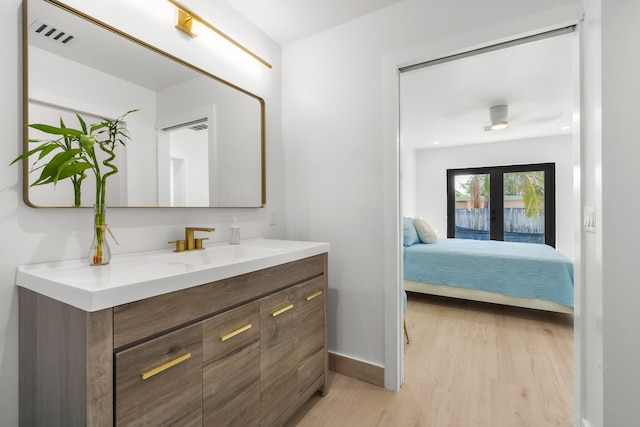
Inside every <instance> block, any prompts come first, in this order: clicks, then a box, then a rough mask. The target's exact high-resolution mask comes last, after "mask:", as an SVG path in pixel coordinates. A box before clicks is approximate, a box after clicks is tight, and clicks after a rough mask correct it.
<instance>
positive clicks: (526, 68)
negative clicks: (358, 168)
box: [400, 31, 579, 419]
mask: <svg viewBox="0 0 640 427" xmlns="http://www.w3.org/2000/svg"><path fill="white" fill-rule="evenodd" d="M576 40H577V37H576V35H575V33H573V32H572V31H569V32H568V33H562V34H560V35H554V36H550V37H548V38H544V39H539V40H535V41H531V42H528V43H523V44H519V45H517V46H508V47H506V48H501V49H496V50H492V51H490V52H486V53H482V52H478V53H477V54H475V55H474V54H471V55H466V56H465V55H462V57H461V58H452V60H450V61H445V62H436V63H435V64H426V65H425V66H423V67H420V68H418V67H414V68H413V69H410V67H406V68H407V69H409V70H407V71H406V72H404V73H402V75H401V77H400V79H401V83H400V87H401V92H400V93H401V95H400V97H401V108H400V109H401V119H400V121H401V135H402V162H403V163H402V171H403V173H402V178H403V180H402V188H403V203H402V206H403V215H402V216H403V217H405V218H407V217H408V218H412V217H417V218H419V217H421V218H424V219H425V220H426V221H427V223H428V224H429V225H430V226H431V227H432V228H433V229H435V230H436V233H437V235H438V237H439V238H445V237H447V232H448V228H449V229H450V228H451V227H450V224H448V216H452V215H451V212H452V211H453V207H452V210H451V211H449V215H447V211H448V203H449V202H450V200H448V199H449V198H448V189H447V186H448V171H449V170H455V169H466V168H481V167H497V166H500V167H502V166H511V165H531V164H536V165H539V164H552V165H553V169H554V170H555V185H554V186H553V187H554V188H553V189H554V190H555V196H551V197H552V198H553V199H554V200H555V209H554V210H555V212H550V213H551V214H554V215H552V216H554V218H553V220H554V221H555V224H553V225H555V230H556V232H555V233H554V236H553V237H555V242H552V245H554V246H555V248H556V249H557V251H558V252H560V253H561V254H564V256H566V257H564V258H566V262H565V263H564V265H566V266H563V270H562V271H558V272H557V274H559V275H563V276H562V278H559V277H558V279H557V280H555V277H556V276H554V275H550V276H549V277H547V278H545V279H542V278H541V279H540V282H545V281H548V282H554V281H556V282H557V284H556V283H554V286H553V288H551V287H550V291H549V292H547V291H546V290H545V291H544V292H543V295H544V298H543V299H542V300H534V299H532V298H530V297H529V296H530V293H529V289H524V290H516V289H513V288H510V285H511V282H513V283H519V282H520V281H521V280H520V277H519V276H522V275H524V274H526V271H527V270H526V268H525V267H524V266H523V265H519V266H518V265H515V271H514V273H515V274H514V277H512V276H510V275H509V270H506V269H504V268H501V267H503V266H506V265H507V264H506V263H507V261H504V260H502V259H499V260H498V259H497V258H495V257H496V256H497V255H489V256H487V257H486V258H484V259H480V258H479V257H478V256H477V255H474V256H475V258H472V257H471V256H469V255H467V253H465V254H464V255H457V254H456V255H449V254H448V250H449V247H447V246H444V247H443V246H442V245H443V244H444V243H448V242H447V241H440V242H439V246H440V249H439V250H438V249H436V247H437V246H438V243H436V244H433V245H430V244H420V242H418V244H416V245H411V239H410V240H409V242H407V240H406V234H405V242H404V244H405V248H404V250H405V255H404V260H405V266H404V271H405V289H406V290H408V291H410V292H409V310H416V311H417V312H418V314H417V315H416V317H418V318H419V319H420V321H422V320H423V316H424V312H425V311H427V310H431V311H439V310H442V307H441V306H440V304H449V302H446V303H445V302H442V301H443V300H442V299H441V298H440V299H438V297H436V298H435V299H434V298H433V297H431V298H430V299H429V298H427V299H425V298H424V297H423V296H422V295H420V293H426V294H432V295H443V296H449V297H454V298H463V299H470V300H474V301H488V302H493V303H503V304H507V305H518V306H524V307H534V308H543V309H545V310H552V311H559V312H569V313H572V312H573V266H572V265H571V260H573V258H574V257H575V254H576V248H575V245H576V243H575V238H574V230H575V227H576V226H577V224H576V222H575V221H576V219H575V218H579V216H578V215H576V214H575V209H574V206H575V200H574V197H575V195H574V191H575V190H574V182H575V181H574V170H576V169H574V164H579V158H577V157H574V156H576V154H575V153H577V152H578V150H577V148H574V147H577V146H579V140H578V139H577V137H576V136H574V133H573V132H572V128H573V127H575V128H577V126H578V125H577V123H573V120H574V119H573V118H574V117H575V116H576V115H575V114H574V111H577V109H576V107H575V105H576V103H574V93H577V92H578V84H577V80H578V79H577V78H576V77H575V76H576V74H575V70H576V69H577V68H576V66H575V64H574V61H575V59H574V58H575V55H574V54H573V52H575V49H577V44H576ZM495 105H508V114H506V117H505V118H506V121H507V123H508V127H507V128H506V129H502V130H486V129H485V128H484V126H485V125H490V124H491V122H492V121H493V120H491V119H492V117H490V107H492V106H495ZM481 176H482V175H481ZM462 178H464V179H467V178H468V175H463V176H462ZM463 187H464V185H463ZM456 190H457V191H458V190H463V189H462V188H459V186H457V187H456ZM494 190H495V189H494V188H492V189H491V196H492V197H491V207H492V208H493V207H494V204H497V203H495V202H494V200H495V199H496V198H500V199H504V200H505V202H504V204H505V212H506V210H507V209H506V207H507V202H506V200H507V198H506V197H503V196H500V195H499V194H497V195H496V196H494ZM546 190H547V191H549V190H550V189H549V188H546ZM486 191H487V192H488V180H487V188H486ZM460 196H461V194H457V198H456V201H457V200H458V199H460ZM467 196H468V194H467ZM451 199H452V200H453V196H452V198H451ZM486 199H487V200H485V201H484V202H488V199H489V197H488V195H487V197H486ZM520 199H522V197H520ZM500 202H501V204H502V200H500ZM469 203H470V202H469ZM520 203H522V202H520ZM468 206H470V205H466V207H465V208H464V209H458V208H459V206H456V215H457V214H458V211H459V210H463V211H464V212H469V211H474V209H468V208H467V207H468ZM477 207H481V206H477ZM542 209H544V207H543V208H542ZM552 209H553V206H549V210H552ZM478 210H486V211H488V209H478ZM498 210H502V208H501V207H499V208H498ZM454 221H457V220H454ZM505 221H506V220H505ZM487 224H489V222H488V219H487ZM493 224H495V223H493V222H492V223H491V227H493ZM455 225H456V226H458V224H455ZM548 226H549V225H548ZM405 227H406V222H405ZM409 227H410V225H409ZM479 228H483V226H481V227H479ZM488 228H490V227H488V226H487V227H486V229H488ZM543 228H544V226H543ZM505 230H506V227H505ZM456 233H458V234H459V230H458V229H456ZM517 234H519V235H522V234H521V233H517ZM420 237H422V236H420ZM510 239H511V240H512V241H513V238H509V237H505V240H510ZM474 242H475V241H474ZM477 243H478V244H484V243H485V242H477ZM498 243H499V244H500V243H501V242H498ZM518 245H522V244H518ZM536 246H537V245H536ZM423 249H424V250H427V249H429V251H426V252H424V251H423ZM480 249H481V250H485V249H484V246H480ZM501 249H502V248H501V247H498V248H495V247H492V248H490V249H486V250H487V251H490V250H491V251H493V250H501ZM510 249H513V248H510ZM545 249H547V248H545ZM464 250H465V251H468V249H467V248H465V249H464ZM417 251H421V252H417ZM434 251H435V252H434ZM549 252H554V251H553V250H551V249H550V248H549ZM545 253H546V252H545ZM510 254H511V253H510ZM425 256H426V257H427V258H426V259H425V258H424V257H425ZM461 256H467V258H461ZM503 256H504V255H503ZM554 256H555V254H554ZM562 256H563V255H560V257H562ZM436 259H437V260H438V261H435V260H436ZM494 261H495V262H496V264H493V262H494ZM448 262H450V263H452V264H451V265H449V266H448V265H447V263H448ZM416 263H419V264H420V265H419V266H418V267H417V266H416ZM480 263H482V264H483V265H482V268H479V269H478V268H476V269H475V270H471V271H469V272H468V275H465V273H464V272H463V271H462V270H465V269H466V268H467V266H468V265H471V266H475V265H477V264H480ZM527 264H528V266H530V267H531V268H532V269H533V268H534V267H533V264H532V263H531V261H530V259H529V258H527ZM545 268H546V269H547V270H549V271H551V268H550V267H541V268H539V270H542V271H544V269H545ZM554 268H555V267H554ZM485 269H486V270H489V271H486V275H483V274H484V273H485ZM426 270H429V271H426ZM434 270H435V271H434ZM567 270H571V271H570V274H569V273H568V272H567ZM501 273H502V274H501ZM416 277H418V278H420V277H428V278H430V279H431V280H427V279H424V280H422V279H418V278H416ZM493 277H495V279H494V278H493ZM485 278H486V279H487V280H486V284H485V282H482V283H481V286H480V287H481V288H482V289H488V290H491V291H492V290H493V289H496V288H497V287H500V289H501V293H494V292H489V293H487V292H486V291H484V290H480V291H476V290H469V289H468V288H471V287H475V285H474V283H475V282H474V281H478V280H483V279H485ZM503 278H504V281H503ZM423 281H428V283H429V284H424V283H422V282H423ZM522 281H523V282H524V279H523V280H522ZM450 282H456V283H457V284H458V286H457V287H452V286H443V285H448V284H449V283H450ZM460 283H464V285H462V284H460ZM433 284H436V285H433ZM467 285H469V286H467ZM523 285H524V286H525V287H530V288H533V287H536V292H537V291H538V287H539V286H546V285H544V284H543V283H537V279H536V280H528V281H527V282H524V283H523ZM505 289H506V290H507V292H504V291H502V290H505ZM559 289H561V290H562V291H564V292H565V295H566V294H569V295H568V296H565V297H559V296H557V295H555V293H556V292H558V290H559ZM505 293H509V294H510V295H526V296H528V298H524V299H519V298H514V297H512V296H510V295H508V296H506V297H505V295H504V294H505ZM531 294H533V292H531ZM548 300H551V302H549V301H548ZM457 301H460V305H461V307H458V306H456V308H457V309H458V311H453V312H455V313H458V314H460V313H462V314H461V315H462V316H464V312H465V310H463V308H466V309H468V310H469V311H473V310H474V309H476V310H479V311H480V312H484V311H485V310H486V311H492V310H495V311H496V312H497V313H500V314H496V317H499V318H500V319H503V320H502V321H504V322H508V321H512V320H511V316H516V317H518V316H520V314H518V313H519V312H518V311H517V309H513V310H510V311H508V312H507V313H509V314H506V315H505V314H504V311H503V310H504V308H503V307H501V306H497V305H493V304H490V305H483V304H465V303H463V302H461V301H463V300H457ZM556 301H561V302H562V303H563V304H558V303H557V302H556ZM450 304H452V305H453V304H456V303H453V302H452V303H450ZM525 311H526V310H525ZM453 312H452V313H453ZM444 313H448V312H447V311H446V310H445V311H444ZM503 315H504V316H505V317H504V318H503V317H501V316H503ZM527 315H528V314H524V312H523V314H522V316H527ZM482 316H483V314H479V315H478V317H482ZM540 316H541V317H544V315H542V314H541V315H540ZM561 316H565V317H566V316H567V315H561ZM569 316H570V315H569ZM407 318H408V319H413V321H410V322H409V323H410V328H409V329H410V331H411V327H412V326H413V327H415V326H416V322H417V321H418V320H416V319H415V318H413V317H412V316H411V315H408V316H407ZM504 319H506V320H504ZM432 320H433V319H432ZM485 320H486V321H488V322H493V321H494V320H493V319H492V318H491V317H489V320H487V319H486V318H485ZM537 321H539V319H535V320H534V319H532V320H531V323H532V325H533V324H534V323H536V322H537ZM572 321H573V320H572V318H571V319H570V322H572ZM564 325H567V323H564ZM484 326H486V325H484ZM478 327H480V328H482V327H483V324H480V325H478ZM535 327H536V326H531V328H535ZM561 329H562V327H561ZM419 331H420V332H422V333H423V334H424V331H423V328H420V330H419ZM420 332H418V333H420ZM410 333H411V332H410ZM563 333H565V336H566V333H569V334H571V333H572V332H571V328H569V329H566V330H565V331H564V332H563ZM423 336H424V335H423ZM570 341H571V340H570ZM418 345H422V344H418ZM463 347H464V346H463ZM408 348H409V347H407V348H406V349H405V351H409V352H410V353H409V354H410V355H411V356H408V357H407V359H406V364H405V369H407V370H409V372H413V371H414V369H415V367H412V366H411V363H415V355H413V353H415V352H414V351H413V349H412V348H411V349H410V350H407V349H408ZM424 350H426V352H427V354H429V353H428V349H427V348H425V349H424ZM449 356H450V357H452V358H454V357H458V355H457V353H451V354H450V355H449ZM423 357H428V356H426V355H423ZM429 357H436V356H429ZM525 357H526V356H525ZM531 357H533V356H531ZM563 357H564V358H565V359H564V360H563ZM567 362H568V363H569V365H568V366H572V360H571V356H569V360H568V361H567V360H566V355H565V356H561V357H559V360H558V362H557V363H560V364H564V363H567ZM532 364H533V361H532ZM425 369H428V368H425ZM523 371H524V372H526V368H523ZM552 376H553V375H552V374H550V375H549V380H551V381H556V380H557V379H553V380H552V379H551V377H552ZM565 390H566V391H567V392H569V394H570V388H569V389H568V390H567V389H566V388H565ZM565 398H566V396H565ZM558 400H561V399H560V398H559V399H558ZM565 408H568V409H566V411H567V412H565V414H564V416H565V417H568V418H569V419H570V418H571V415H570V414H571V412H572V411H571V409H570V403H567V402H565Z"/></svg>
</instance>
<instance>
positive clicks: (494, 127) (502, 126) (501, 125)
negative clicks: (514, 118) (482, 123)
mask: <svg viewBox="0 0 640 427" xmlns="http://www.w3.org/2000/svg"><path fill="white" fill-rule="evenodd" d="M508 127H509V124H508V123H507V122H498V123H494V124H492V125H491V130H500V129H506V128H508Z"/></svg>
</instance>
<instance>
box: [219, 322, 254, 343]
mask: <svg viewBox="0 0 640 427" xmlns="http://www.w3.org/2000/svg"><path fill="white" fill-rule="evenodd" d="M247 329H251V323H247V324H246V325H244V326H240V327H239V328H238V329H234V330H233V331H231V332H228V333H226V334H224V335H221V336H220V341H226V340H228V339H229V338H233V337H235V336H236V335H238V334H241V333H243V332H244V331H246V330H247Z"/></svg>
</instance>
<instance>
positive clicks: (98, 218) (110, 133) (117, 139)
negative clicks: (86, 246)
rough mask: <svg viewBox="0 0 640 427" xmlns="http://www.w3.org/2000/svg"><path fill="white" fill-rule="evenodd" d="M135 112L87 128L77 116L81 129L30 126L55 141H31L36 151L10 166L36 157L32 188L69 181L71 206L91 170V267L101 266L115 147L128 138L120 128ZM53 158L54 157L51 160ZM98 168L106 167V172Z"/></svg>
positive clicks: (78, 200)
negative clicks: (93, 188)
mask: <svg viewBox="0 0 640 427" xmlns="http://www.w3.org/2000/svg"><path fill="white" fill-rule="evenodd" d="M135 111H138V110H130V111H127V112H126V113H125V114H123V115H122V116H120V117H118V118H116V119H102V121H101V122H100V123H96V124H92V125H87V124H86V122H85V120H84V119H83V118H82V117H81V116H80V115H79V114H76V117H77V118H78V123H79V124H80V129H73V128H69V127H66V126H65V124H64V122H63V120H62V118H61V119H60V126H59V127H56V126H51V125H46V124H30V125H28V126H29V127H30V128H33V129H37V130H39V131H42V132H44V133H47V134H50V135H56V136H57V137H56V138H54V139H48V140H42V139H30V140H29V143H39V144H40V145H38V146H37V147H36V148H34V149H32V150H29V151H27V152H26V153H23V154H22V155H20V156H18V157H17V158H16V159H15V160H13V162H11V164H13V163H15V162H17V161H19V160H24V159H27V158H29V157H31V156H34V155H37V159H36V160H35V162H34V163H33V165H32V166H31V168H30V170H29V173H33V172H36V171H40V176H39V177H38V179H37V180H35V181H34V182H33V183H32V184H31V186H35V185H45V184H53V185H55V184H56V183H58V181H61V180H63V179H70V180H71V182H72V184H73V192H74V206H80V203H81V188H82V183H83V181H84V180H85V179H86V177H87V171H89V170H91V171H92V172H93V174H94V176H95V184H96V198H95V217H94V220H95V221H94V223H95V242H94V245H93V246H92V254H91V255H90V258H91V259H90V261H91V263H92V264H103V263H106V262H108V260H106V262H104V260H103V249H104V245H105V240H104V238H105V232H106V230H107V225H106V219H105V207H106V206H105V198H106V194H107V178H109V177H110V176H112V175H114V174H116V173H118V168H117V166H116V165H115V164H114V160H115V158H116V153H115V149H116V147H117V145H119V144H121V145H125V141H126V140H127V139H129V135H128V132H127V130H126V128H124V127H123V126H122V123H123V119H124V118H125V117H126V116H127V115H129V114H131V113H133V112H135ZM96 146H98V148H99V149H100V150H101V151H103V152H104V153H105V154H106V158H105V159H103V160H99V159H98V155H97V153H96ZM50 156H53V157H50ZM101 166H103V167H105V168H108V170H107V171H106V172H105V171H104V170H101Z"/></svg>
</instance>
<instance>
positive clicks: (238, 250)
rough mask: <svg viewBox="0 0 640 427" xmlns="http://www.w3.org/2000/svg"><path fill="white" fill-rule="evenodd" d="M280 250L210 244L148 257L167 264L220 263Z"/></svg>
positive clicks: (266, 254) (237, 260)
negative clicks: (206, 246)
mask: <svg viewBox="0 0 640 427" xmlns="http://www.w3.org/2000/svg"><path fill="white" fill-rule="evenodd" d="M280 251H281V249H278V248H268V247H262V246H243V245H225V246H211V247H208V248H205V249H203V250H196V251H188V252H171V253H168V254H160V255H154V256H150V257H149V259H151V260H153V261H156V262H157V261H160V262H165V263H167V264H188V265H194V266H195V265H209V264H211V265H220V264H230V263H234V262H239V261H242V260H249V259H253V258H257V257H264V256H268V255H271V254H274V253H277V252H280Z"/></svg>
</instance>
